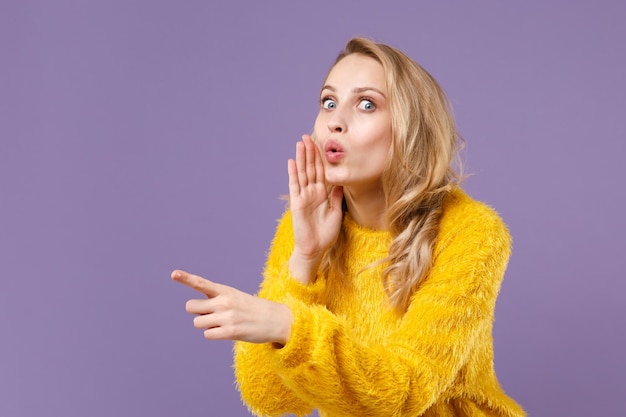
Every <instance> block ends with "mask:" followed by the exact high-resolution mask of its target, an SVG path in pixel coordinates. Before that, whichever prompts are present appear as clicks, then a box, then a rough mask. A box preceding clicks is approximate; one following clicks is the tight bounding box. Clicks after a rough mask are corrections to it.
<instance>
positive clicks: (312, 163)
mask: <svg viewBox="0 0 626 417" xmlns="http://www.w3.org/2000/svg"><path fill="white" fill-rule="evenodd" d="M287 165H288V173H289V206H290V208H291V215H292V222H293V233H294V241H295V246H294V250H293V253H292V255H291V258H290V260H289V270H290V272H291V274H292V275H293V276H294V278H296V279H298V280H299V281H301V282H302V283H304V284H308V283H310V282H311V281H312V280H313V278H314V277H315V274H316V272H317V268H318V266H319V263H320V261H321V259H322V256H323V255H324V253H325V252H326V250H327V249H328V248H330V246H331V245H332V244H333V243H334V242H335V240H336V239H337V236H338V234H339V227H340V225H341V219H342V210H341V201H342V198H343V189H342V187H340V186H335V187H333V188H332V190H331V192H330V194H329V193H328V191H327V186H326V181H325V176H324V164H323V162H322V155H321V154H320V151H319V149H318V148H317V146H316V145H315V144H314V143H313V140H312V139H311V137H310V136H309V135H303V136H302V141H301V142H298V143H297V144H296V159H295V161H294V160H293V159H290V160H289V161H288V164H287Z"/></svg>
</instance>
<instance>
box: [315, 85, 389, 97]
mask: <svg viewBox="0 0 626 417" xmlns="http://www.w3.org/2000/svg"><path fill="white" fill-rule="evenodd" d="M324 90H330V91H332V92H333V93H335V92H337V89H336V88H335V87H333V86H332V85H328V84H326V85H325V86H324V87H322V91H324ZM366 91H374V92H376V93H378V94H380V95H381V96H383V97H384V98H385V99H386V98H387V96H385V94H384V93H383V92H382V91H380V90H379V89H378V88H375V87H356V88H353V89H352V92H353V93H355V94H361V93H364V92H366Z"/></svg>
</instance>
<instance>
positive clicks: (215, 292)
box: [172, 270, 293, 345]
mask: <svg viewBox="0 0 626 417" xmlns="http://www.w3.org/2000/svg"><path fill="white" fill-rule="evenodd" d="M172 279H173V280H174V281H176V282H180V283H181V284H184V285H187V286H188V287H190V288H192V289H194V290H196V291H198V292H200V293H202V294H204V295H205V296H206V297H207V298H206V299H193V300H189V301H187V305H186V310H187V312H188V313H190V314H196V317H195V318H194V319H193V325H194V327H196V328H197V329H205V330H204V337H205V338H207V339H209V340H241V341H244V342H251V343H268V342H269V343H278V344H280V345H284V344H285V343H287V340H288V339H289V335H290V333H291V323H292V321H293V316H292V314H291V310H290V309H289V307H287V306H286V305H285V304H281V303H276V302H274V301H269V300H266V299H263V298H259V297H255V296H253V295H250V294H247V293H245V292H242V291H239V290H238V289H236V288H233V287H229V286H227V285H222V284H218V283H215V282H211V281H209V280H207V279H204V278H202V277H200V276H198V275H193V274H189V273H187V272H184V271H180V270H176V271H174V272H172Z"/></svg>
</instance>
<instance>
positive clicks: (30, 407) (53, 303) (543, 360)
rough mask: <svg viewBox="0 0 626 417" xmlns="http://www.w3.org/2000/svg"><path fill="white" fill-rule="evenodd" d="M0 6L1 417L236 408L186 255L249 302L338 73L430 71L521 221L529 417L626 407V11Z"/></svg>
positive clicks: (476, 191) (522, 377)
mask: <svg viewBox="0 0 626 417" xmlns="http://www.w3.org/2000/svg"><path fill="white" fill-rule="evenodd" d="M384 3H385V2H378V1H376V2H375V1H361V2H358V4H357V3H353V4H349V3H348V2H329V1H316V2H308V3H306V4H305V3H304V2H302V3H301V2H288V1H284V2H252V1H251V2H249V3H238V2H226V1H213V2H203V1H183V2H174V1H169V2H165V1H147V0H145V1H138V0H134V1H100V2H95V1H93V2H80V1H1V2H0V191H1V194H0V195H1V197H0V198H1V199H0V266H1V267H2V269H1V271H2V276H1V278H0V330H1V333H0V337H1V343H0V416H7V417H23V416H28V417H30V416H42V415H49V416H53V415H56V416H95V417H97V416H115V415H119V416H130V415H134V416H147V415H150V416H185V415H194V416H195V415H208V416H246V415H249V414H248V412H247V411H246V409H245V407H244V406H242V405H241V403H240V401H239V397H238V394H237V392H236V390H235V388H234V386H233V376H232V370H231V344H230V343H228V342H217V343H210V342H206V341H204V339H203V338H202V335H201V333H200V332H198V331H196V330H194V329H193V328H192V325H191V319H190V317H188V316H187V314H186V313H185V312H184V302H185V300H186V299H187V298H189V297H190V296H192V294H193V293H192V292H191V291H190V290H187V289H186V288H182V287H179V286H177V285H176V284H174V283H173V282H171V281H170V279H169V273H170V271H171V270H172V269H174V268H185V269H187V270H190V271H193V272H195V273H198V274H201V275H204V276H206V277H208V278H211V279H214V280H218V281H222V282H224V283H228V284H231V285H234V286H237V287H240V288H242V289H244V290H247V291H251V292H253V291H255V290H256V288H257V285H258V283H259V280H260V271H261V268H262V264H263V261H264V254H265V251H266V249H267V247H268V244H269V241H270V239H271V237H272V233H273V230H274V227H275V219H277V218H278V217H279V215H280V213H281V211H282V208H283V203H282V202H281V201H279V199H278V196H279V195H281V194H283V193H285V192H286V182H287V175H286V160H287V158H289V157H290V156H291V155H292V154H293V150H294V143H295V141H296V140H297V139H298V138H299V136H300V134H301V133H303V132H307V131H308V130H309V129H310V128H311V126H312V123H313V119H314V116H315V112H316V107H317V99H318V97H317V94H318V89H319V87H320V83H321V80H322V77H323V75H324V73H325V71H326V70H327V68H328V66H329V65H330V63H331V62H332V61H333V59H334V57H335V55H336V53H337V52H338V51H339V50H340V48H341V47H342V46H343V44H344V43H345V41H346V40H347V39H348V38H350V37H351V36H354V35H367V36H369V37H373V38H374V39H377V40H379V41H382V42H388V43H391V44H393V45H395V46H397V47H399V48H401V49H403V50H404V51H406V52H407V53H408V54H409V55H410V56H412V57H413V58H414V59H416V60H417V61H419V62H421V63H422V64H423V65H424V66H425V67H426V68H428V69H429V70H430V71H431V72H432V73H433V74H434V75H435V77H436V78H438V79H439V80H440V82H441V83H442V84H443V86H444V87H445V88H446V90H447V91H448V93H449V96H450V98H451V100H452V102H453V105H454V107H455V112H456V115H457V119H458V122H459V126H460V128H461V131H462V133H463V134H464V136H465V137H466V139H467V142H468V146H467V148H468V152H467V166H468V171H470V172H472V173H473V174H474V176H472V177H471V178H470V179H469V180H468V181H467V184H466V188H467V189H468V191H469V192H470V193H471V194H473V195H474V196H475V197H477V198H479V199H482V200H485V201H487V202H489V203H490V204H491V205H492V206H494V207H495V208H496V209H497V210H498V211H499V212H500V213H501V214H502V216H503V217H504V219H505V220H506V222H507V223H508V224H509V225H510V228H511V231H512V233H513V235H514V239H515V248H514V256H513V258H512V261H511V264H510V267H509V270H508V272H507V277H506V279H505V282H504V285H503V288H502V293H501V297H500V299H499V303H498V307H497V321H496V324H495V330H494V334H495V349H496V368H497V371H498V375H499V378H500V380H501V382H502V384H503V386H504V387H505V389H506V390H507V391H508V392H509V393H510V394H511V395H512V396H513V397H514V398H516V399H517V400H518V401H519V402H521V403H522V404H523V405H524V406H525V407H526V408H527V410H528V411H529V412H530V414H531V415H533V416H569V417H583V416H584V417H588V416H597V415H612V416H617V415H626V405H625V403H624V398H625V397H626V383H624V374H625V373H626V361H625V359H624V352H626V335H625V329H626V323H625V321H626V320H625V317H626V308H625V303H624V301H623V293H624V292H625V291H626V283H625V280H624V278H625V274H624V271H623V268H622V265H623V254H622V251H623V249H624V248H625V247H626V245H625V244H624V235H625V233H626V226H625V222H624V216H623V214H622V213H623V207H624V203H625V202H626V201H625V200H626V196H625V190H624V188H625V187H624V185H623V179H624V173H623V169H622V168H621V166H622V163H623V154H624V153H625V151H626V145H625V142H626V140H625V139H626V138H625V136H626V135H625V133H624V132H625V129H624V126H623V120H624V116H623V114H624V111H625V110H626V82H625V77H624V74H626V54H625V52H624V51H625V49H624V43H625V41H626V25H624V17H625V16H626V3H624V2H622V1H613V2H611V1H599V2H591V1H588V2H571V1H561V2H559V1H552V2H549V4H544V3H547V2H539V1H537V2H523V4H522V2H519V3H520V4H512V2H497V1H485V2H474V4H472V5H469V4H467V2H460V1H459V2H435V1H422V2H412V1H411V2H409V1H406V2H402V3H394V2H389V4H384Z"/></svg>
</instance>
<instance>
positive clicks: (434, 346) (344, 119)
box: [172, 38, 525, 417]
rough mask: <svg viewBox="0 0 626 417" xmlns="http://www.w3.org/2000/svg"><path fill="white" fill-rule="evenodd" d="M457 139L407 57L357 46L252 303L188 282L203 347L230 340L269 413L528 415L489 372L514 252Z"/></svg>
mask: <svg viewBox="0 0 626 417" xmlns="http://www.w3.org/2000/svg"><path fill="white" fill-rule="evenodd" d="M457 143H458V135H457V132H456V129H455V126H454V122H453V119H452V116H451V114H450V109H449V107H448V102H447V99H446V97H445V95H444V93H443V91H442V89H441V88H440V87H439V85H438V84H437V82H436V81H435V80H434V79H433V78H432V77H431V76H430V75H429V74H428V73H427V72H426V71H425V70H424V69H423V68H421V67H420V66H419V65H417V64H416V63H415V62H413V61H412V60H411V59H409V58H408V57H407V56H405V55H404V54H403V53H401V52H400V51H398V50H396V49H394V48H392V47H389V46H386V45H382V44H376V43H373V42H371V41H369V40H366V39H359V38H357V39H352V40H351V41H350V42H348V44H347V45H346V47H345V49H344V51H343V52H342V53H341V54H340V55H339V57H338V58H337V61H336V62H335V64H334V65H333V67H332V68H331V70H330V72H329V73H328V75H327V77H326V79H325V81H324V84H323V87H322V90H321V96H320V109H319V114H318V116H317V119H316V121H315V127H314V132H313V135H312V137H309V136H308V135H304V136H303V139H302V141H301V142H298V144H297V146H296V157H295V160H290V161H289V163H288V173H289V210H287V212H286V213H285V214H284V215H283V217H282V219H281V220H280V222H279V225H278V229H277V232H276V235H275V237H274V240H273V243H272V247H271V250H270V253H269V256H268V260H267V264H266V268H265V273H264V281H263V283H262V285H261V289H260V291H259V294H258V296H252V295H249V294H245V293H242V292H240V291H238V290H236V289H234V288H231V287H228V286H225V285H221V284H217V283H213V282H210V281H208V280H205V279H203V278H201V277H198V276H195V275H191V274H188V273H186V272H183V271H174V272H173V273H172V278H173V279H174V280H176V281H179V282H182V283H184V284H186V285H189V286H191V287H192V288H194V289H196V290H198V291H199V292H201V293H203V294H205V295H206V296H207V297H206V298H205V299H197V300H190V301H188V302H187V311H188V312H189V313H192V314H195V315H196V317H195V318H194V325H195V327H197V328H199V329H204V335H205V337H206V338H207V339H211V340H213V339H232V340H236V341H237V342H236V344H235V373H236V377H237V382H238V386H239V389H240V391H241V395H242V398H243V400H244V401H245V403H246V404H247V405H248V407H249V409H250V410H251V411H252V412H253V413H254V414H256V415H259V416H280V415H284V414H296V415H305V414H308V413H311V412H312V410H313V409H318V410H319V412H320V415H321V416H333V417H339V416H359V417H361V416H367V417H375V416H381V417H389V416H412V417H414V416H509V417H512V416H523V415H525V414H524V412H523V410H522V409H521V408H520V407H519V406H518V405H517V404H516V403H515V402H514V401H513V400H511V399H510V398H509V397H507V396H506V394H505V393H504V392H503V391H502V389H501V388H500V386H499V384H498V381H497V379H496V376H495V373H494V368H493V341H492V335H491V330H492V321H493V318H494V308H495V302H496V297H497V294H498V291H499V288H500V283H501V280H502V278H503V275H504V271H505V268H506V265H507V262H508V258H509V254H510V237H509V234H508V232H507V229H506V226H505V225H504V224H503V222H502V220H501V219H500V218H499V217H498V215H497V214H496V213H495V212H494V211H493V210H492V209H490V208H489V207H487V206H486V205H484V204H482V203H479V202H476V201H474V200H472V199H471V198H470V197H468V196H467V195H466V194H464V193H463V191H462V190H461V189H460V188H459V186H458V176H457V174H456V173H455V171H454V170H453V162H454V160H455V158H456V155H457Z"/></svg>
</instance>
